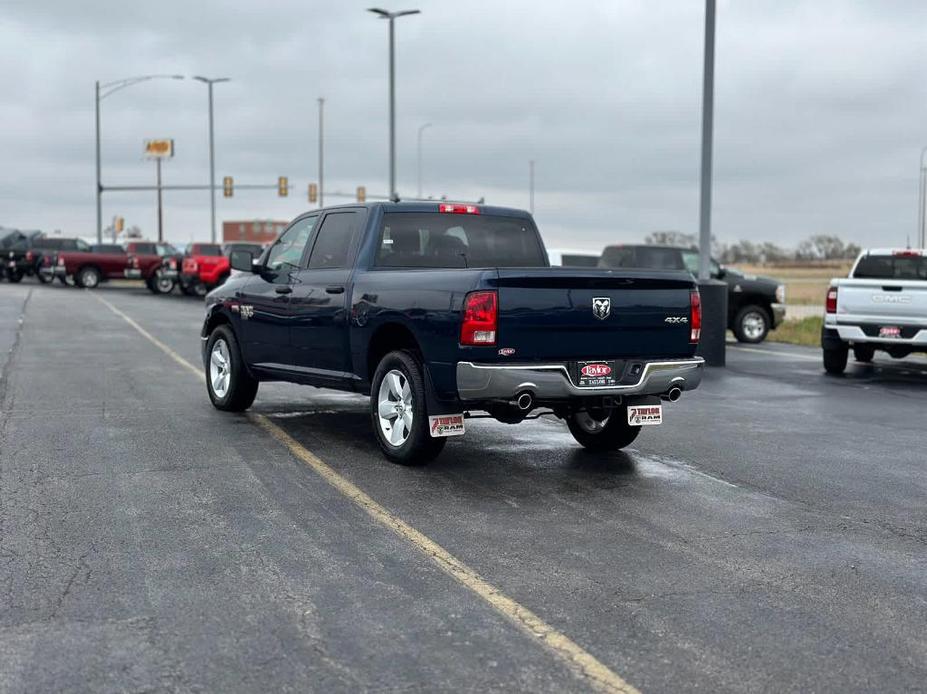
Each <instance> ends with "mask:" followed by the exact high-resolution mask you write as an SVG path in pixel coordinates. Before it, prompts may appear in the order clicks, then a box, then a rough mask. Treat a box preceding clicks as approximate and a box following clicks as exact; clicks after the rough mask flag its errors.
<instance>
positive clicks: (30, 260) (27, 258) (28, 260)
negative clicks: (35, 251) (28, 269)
mask: <svg viewBox="0 0 927 694" xmlns="http://www.w3.org/2000/svg"><path fill="white" fill-rule="evenodd" d="M34 257H35V256H34V255H32V251H26V261H27V262H30V263H31V262H32V259H33V258H34Z"/></svg>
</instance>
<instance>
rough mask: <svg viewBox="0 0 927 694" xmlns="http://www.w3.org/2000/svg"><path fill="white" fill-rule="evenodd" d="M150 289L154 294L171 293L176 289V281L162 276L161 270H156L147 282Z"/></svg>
mask: <svg viewBox="0 0 927 694" xmlns="http://www.w3.org/2000/svg"><path fill="white" fill-rule="evenodd" d="M146 284H147V285H148V291H150V292H151V293H152V294H170V293H171V292H172V291H174V285H175V284H176V282H174V280H172V279H170V278H168V277H162V276H161V271H160V270H158V271H156V272H155V273H154V274H153V275H152V276H151V277H149V278H148V281H147V282H146Z"/></svg>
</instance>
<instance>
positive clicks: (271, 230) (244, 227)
mask: <svg viewBox="0 0 927 694" xmlns="http://www.w3.org/2000/svg"><path fill="white" fill-rule="evenodd" d="M287 224H289V222H278V221H274V220H271V219H263V220H262V219H252V220H250V221H244V222H222V241H223V242H224V243H229V242H230V241H249V242H251V243H272V242H274V241H276V240H277V237H278V236H279V235H280V232H281V231H283V230H284V229H285V228H286V225H287Z"/></svg>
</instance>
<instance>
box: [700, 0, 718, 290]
mask: <svg viewBox="0 0 927 694" xmlns="http://www.w3.org/2000/svg"><path fill="white" fill-rule="evenodd" d="M714 110H715V0H705V65H704V76H703V79H702V176H701V200H700V204H699V224H698V237H699V263H698V278H699V279H700V280H707V279H709V277H710V275H711V150H712V134H713V130H714Z"/></svg>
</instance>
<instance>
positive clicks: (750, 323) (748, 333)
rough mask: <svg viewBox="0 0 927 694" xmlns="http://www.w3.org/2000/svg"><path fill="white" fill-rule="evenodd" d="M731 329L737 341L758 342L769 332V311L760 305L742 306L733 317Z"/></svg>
mask: <svg viewBox="0 0 927 694" xmlns="http://www.w3.org/2000/svg"><path fill="white" fill-rule="evenodd" d="M733 329H734V337H736V338H737V341H738V342H745V343H747V344H753V345H755V344H757V343H760V342H762V341H763V340H765V339H766V336H767V335H768V334H769V313H767V311H766V309H764V308H763V307H762V306H752V305H751V306H744V307H743V308H742V309H740V311H738V312H737V316H736V318H734V326H733Z"/></svg>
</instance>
